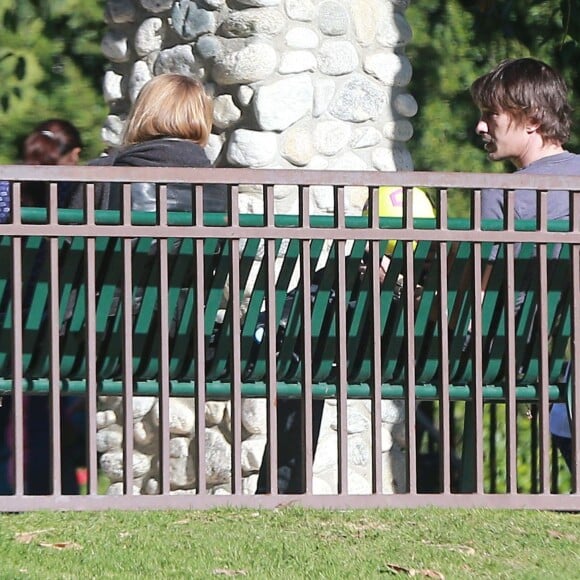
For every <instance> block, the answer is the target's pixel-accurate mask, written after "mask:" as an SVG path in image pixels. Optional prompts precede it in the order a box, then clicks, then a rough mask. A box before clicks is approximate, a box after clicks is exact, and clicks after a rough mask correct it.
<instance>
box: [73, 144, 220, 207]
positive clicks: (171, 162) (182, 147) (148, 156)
mask: <svg viewBox="0 0 580 580" xmlns="http://www.w3.org/2000/svg"><path fill="white" fill-rule="evenodd" d="M89 165H101V166H116V167H211V164H210V161H209V159H208V158H207V155H206V154H205V152H204V150H203V149H202V148H201V147H200V146H199V145H197V144H196V143H193V142H192V141H188V140H185V139H171V138H167V139H154V140H152V141H145V142H143V143H137V144H136V145H131V146H129V147H124V148H122V149H119V150H117V151H114V152H113V153H111V154H110V155H107V156H105V157H99V158H98V159H94V160H92V161H89ZM121 189H122V187H121V184H119V183H102V184H96V186H95V201H96V208H97V209H119V207H120V205H121ZM226 196H227V188H226V187H225V186H224V185H206V186H205V187H204V189H203V205H204V211H206V212H223V211H226V209H227V203H226ZM83 198H84V196H83V192H82V189H80V190H79V191H77V192H75V194H74V195H73V196H72V199H71V204H70V206H69V207H72V208H81V207H83ZM192 201H193V198H192V187H191V185H189V184H180V183H178V184H169V185H168V187H167V205H168V210H169V211H191V209H192ZM131 208H132V209H135V210H143V211H155V210H156V186H155V184H154V183H134V184H133V185H132V187H131Z"/></svg>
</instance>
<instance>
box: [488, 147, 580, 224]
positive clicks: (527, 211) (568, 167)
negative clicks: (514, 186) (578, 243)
mask: <svg viewBox="0 0 580 580" xmlns="http://www.w3.org/2000/svg"><path fill="white" fill-rule="evenodd" d="M516 173H518V174H522V173H529V174H533V175H580V155H576V154H574V153H569V152H568V151H565V152H564V153H558V154H557V155H550V156H549V157H543V158H542V159H538V160H537V161H534V162H533V163H530V165H528V166H527V167H524V168H523V169H519V170H518V171H517V172H516ZM536 209H537V207H536V192H535V191H534V190H531V189H519V190H517V191H516V199H515V214H516V215H515V219H535V218H536ZM481 216H482V218H483V219H503V217H504V194H503V191H502V190H501V189H485V190H484V191H483V192H482V197H481ZM569 217H570V195H569V192H567V191H561V190H554V191H549V192H548V219H550V220H553V219H554V220H559V219H568V218H569Z"/></svg>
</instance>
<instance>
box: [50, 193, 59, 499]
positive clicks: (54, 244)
mask: <svg viewBox="0 0 580 580" xmlns="http://www.w3.org/2000/svg"><path fill="white" fill-rule="evenodd" d="M49 187H50V191H49V196H50V197H49V199H50V203H49V211H48V219H49V224H50V225H54V224H56V223H57V222H58V214H57V211H58V189H57V188H58V184H57V183H51V184H50V186H49ZM48 251H49V256H48V258H49V264H50V266H49V280H50V281H49V320H50V387H49V401H50V405H49V408H50V437H51V462H50V464H51V470H52V484H53V486H52V493H53V494H54V495H61V494H62V478H61V463H62V457H61V439H62V437H61V431H60V425H61V421H60V416H61V404H60V304H59V299H60V290H59V286H60V284H59V259H58V251H59V239H58V237H55V236H51V237H50V238H48Z"/></svg>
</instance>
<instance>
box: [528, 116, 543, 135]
mask: <svg viewBox="0 0 580 580" xmlns="http://www.w3.org/2000/svg"><path fill="white" fill-rule="evenodd" d="M524 126H525V128H526V132H527V133H535V132H536V131H537V130H538V129H539V128H540V122H539V121H536V119H534V118H528V119H526V121H525V124H524Z"/></svg>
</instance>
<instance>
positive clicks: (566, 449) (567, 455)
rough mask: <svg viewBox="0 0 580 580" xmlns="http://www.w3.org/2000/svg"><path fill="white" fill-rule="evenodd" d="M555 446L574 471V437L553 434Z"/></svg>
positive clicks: (569, 467)
mask: <svg viewBox="0 0 580 580" xmlns="http://www.w3.org/2000/svg"><path fill="white" fill-rule="evenodd" d="M552 441H553V443H554V445H555V447H556V448H557V449H558V451H560V453H561V454H562V457H563V458H564V461H565V462H566V465H567V466H568V469H569V470H570V471H572V439H571V438H570V437H560V436H558V435H552Z"/></svg>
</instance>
